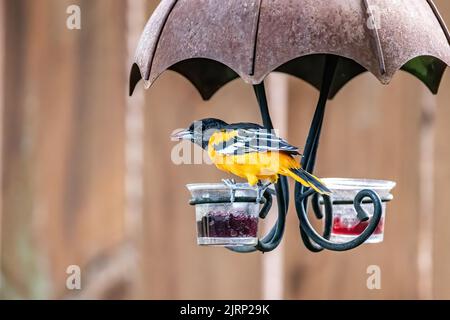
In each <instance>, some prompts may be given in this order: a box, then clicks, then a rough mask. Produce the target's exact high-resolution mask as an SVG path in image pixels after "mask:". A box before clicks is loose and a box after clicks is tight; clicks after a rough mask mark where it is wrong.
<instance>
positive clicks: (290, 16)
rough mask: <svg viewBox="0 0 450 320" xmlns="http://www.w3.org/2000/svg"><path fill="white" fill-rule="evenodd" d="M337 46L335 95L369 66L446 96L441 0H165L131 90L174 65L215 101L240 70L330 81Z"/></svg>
mask: <svg viewBox="0 0 450 320" xmlns="http://www.w3.org/2000/svg"><path fill="white" fill-rule="evenodd" d="M373 26H377V27H375V28H374V27H373ZM330 54H331V55H336V56H339V57H340V59H339V63H338V66H337V72H336V76H335V79H334V83H333V87H332V88H331V91H330V98H332V97H334V95H335V94H336V93H337V92H338V91H339V90H340V89H341V88H342V87H343V86H344V85H345V84H346V83H347V82H349V81H350V80H351V79H353V78H354V77H356V76H357V75H359V74H361V73H363V72H365V71H369V72H371V73H372V74H373V75H375V77H377V78H378V79H379V81H380V82H381V83H383V84H388V83H389V82H390V81H391V79H392V77H393V76H394V75H395V73H396V72H397V71H398V70H400V69H401V70H404V71H406V72H409V73H410V74H412V75H414V76H416V77H417V78H419V79H420V80H421V81H422V82H423V83H424V84H425V85H426V86H427V87H428V88H429V89H430V90H431V91H432V92H433V93H434V94H436V93H437V91H438V88H439V84H440V82H441V79H442V76H443V74H444V72H445V70H446V68H447V66H448V65H450V34H449V32H448V29H447V27H446V26H445V23H444V21H443V19H442V17H441V16H440V14H439V12H438V10H437V8H436V6H435V5H434V3H433V2H432V0H346V1H342V0H319V1H318V0H298V1H290V0H271V1H266V0H240V1H235V0H208V1H206V0H196V1H192V0H163V1H161V3H160V4H159V6H158V7H157V9H156V10H155V12H154V13H153V15H152V16H151V18H150V20H149V22H148V23H147V25H146V27H145V29H144V32H143V34H142V36H141V39H140V42H139V46H138V49H137V51H136V56H135V63H134V64H133V67H132V70H131V75H130V95H131V94H132V93H133V91H134V89H135V87H136V85H137V84H138V82H139V81H140V80H142V79H144V84H145V87H146V88H149V87H150V86H151V85H152V84H153V83H154V82H155V81H156V79H157V78H158V77H159V76H160V75H161V74H162V73H163V72H164V71H166V70H173V71H176V72H178V73H180V74H181V75H183V76H184V77H186V78H187V79H188V80H189V81H190V82H191V83H192V84H193V85H194V86H195V87H196V88H197V90H198V91H199V92H200V94H201V96H202V97H203V99H205V100H208V99H209V98H211V97H212V96H213V95H214V93H215V92H217V91H218V90H219V89H220V88H221V87H222V86H224V85H225V84H227V83H228V82H230V81H232V80H234V79H236V78H238V77H241V78H242V79H243V80H244V81H245V82H247V83H249V84H259V83H261V82H262V81H263V80H264V78H265V77H266V76H267V75H268V74H269V73H271V72H273V71H278V72H284V73H287V74H290V75H293V76H296V77H298V78H301V79H303V80H305V81H306V82H308V83H310V84H311V85H313V86H314V87H316V88H318V89H320V87H321V82H322V72H323V69H324V64H325V56H326V55H330Z"/></svg>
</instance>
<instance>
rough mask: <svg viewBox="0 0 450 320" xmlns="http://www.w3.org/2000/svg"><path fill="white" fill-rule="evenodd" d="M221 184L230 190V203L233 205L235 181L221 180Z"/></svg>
mask: <svg viewBox="0 0 450 320" xmlns="http://www.w3.org/2000/svg"><path fill="white" fill-rule="evenodd" d="M222 181H223V183H224V184H225V185H226V186H227V187H228V188H229V189H230V201H231V203H234V201H235V199H236V189H237V187H236V181H235V180H234V179H222Z"/></svg>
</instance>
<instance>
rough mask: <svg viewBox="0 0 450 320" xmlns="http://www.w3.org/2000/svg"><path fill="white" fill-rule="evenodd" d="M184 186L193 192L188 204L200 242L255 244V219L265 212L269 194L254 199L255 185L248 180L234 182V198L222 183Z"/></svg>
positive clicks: (269, 199)
mask: <svg viewBox="0 0 450 320" xmlns="http://www.w3.org/2000/svg"><path fill="white" fill-rule="evenodd" d="M187 188H188V189H189V191H190V192H191V194H192V200H191V201H190V204H191V205H194V206H195V212H196V221H197V233H198V236H197V243H198V244H199V245H214V246H228V247H235V246H256V245H257V244H258V220H259V218H260V217H262V218H264V217H265V216H266V215H267V213H268V210H269V209H270V206H271V205H272V198H271V197H269V196H268V195H267V194H266V197H264V198H262V199H261V200H260V201H257V200H258V199H257V189H256V188H255V187H251V186H249V185H248V184H247V183H242V184H236V186H235V193H234V198H233V199H231V198H230V190H229V189H228V187H227V186H226V185H225V184H222V183H217V184H189V185H187ZM261 206H262V208H260V207H261ZM260 209H261V210H260Z"/></svg>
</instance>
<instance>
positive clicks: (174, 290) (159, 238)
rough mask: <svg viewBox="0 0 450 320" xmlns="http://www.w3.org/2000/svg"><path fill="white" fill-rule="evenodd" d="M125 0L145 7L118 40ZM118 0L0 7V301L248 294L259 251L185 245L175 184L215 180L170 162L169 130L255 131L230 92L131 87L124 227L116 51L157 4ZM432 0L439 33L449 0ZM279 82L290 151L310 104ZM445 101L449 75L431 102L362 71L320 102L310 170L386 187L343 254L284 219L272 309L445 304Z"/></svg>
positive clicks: (173, 81) (237, 89)
mask: <svg viewBox="0 0 450 320" xmlns="http://www.w3.org/2000/svg"><path fill="white" fill-rule="evenodd" d="M129 1H142V3H143V6H144V8H145V10H143V11H142V12H134V15H142V17H141V19H140V20H142V25H141V26H139V25H137V26H136V25H135V26H134V28H131V29H130V25H132V24H130V21H128V20H127V17H133V12H131V13H132V14H130V12H129V10H130V6H129ZM129 1H128V2H127V1H125V0H95V1H93V0H89V1H88V0H70V1H69V0H41V1H33V0H0V6H1V9H0V19H1V20H0V24H1V25H2V27H1V28H0V32H3V34H4V41H1V39H2V38H3V37H0V42H1V43H0V48H1V50H0V54H3V59H1V58H0V60H4V64H2V63H0V69H1V68H2V65H3V70H0V71H1V76H2V79H1V80H0V86H1V90H0V95H1V93H2V92H3V96H0V98H1V99H2V103H0V106H3V108H2V110H1V117H0V119H2V125H1V126H0V128H2V141H3V143H2V161H1V163H2V179H1V181H2V192H1V201H0V204H1V220H0V221H1V232H0V238H1V241H0V244H1V251H0V254H1V255H0V256H1V269H0V271H1V274H0V276H1V278H0V280H1V289H0V290H1V291H0V297H2V298H8V299H11V298H72V297H74V298H76V297H85V298H98V299H100V298H150V299H164V298H172V299H200V298H207V299H229V298H235V299H258V298H262V297H264V296H265V295H264V292H263V281H265V280H264V275H263V272H262V264H263V263H262V261H263V259H264V257H263V256H262V255H260V254H251V255H237V254H233V253H230V252H227V251H225V250H220V249H214V248H200V247H197V246H196V244H195V223H194V211H193V209H192V208H191V207H189V206H188V204H187V201H188V197H189V195H188V192H187V191H186V190H185V187H184V186H185V184H186V183H188V182H215V181H219V180H220V179H221V178H222V176H221V173H219V172H218V171H217V170H216V169H214V168H213V167H211V166H206V165H203V166H198V165H192V166H176V165H174V164H173V163H172V162H171V159H170V155H171V149H172V147H173V143H172V142H171V141H170V139H169V136H170V134H171V133H172V131H173V130H174V129H177V128H180V127H183V126H185V125H186V124H187V123H189V122H191V121H192V120H194V119H199V118H204V117H208V116H214V117H218V118H222V119H225V120H227V121H228V122H235V121H253V122H258V121H259V120H260V119H259V115H258V108H257V104H256V101H255V98H254V96H253V92H252V89H251V87H250V86H249V85H246V84H244V83H243V82H242V81H234V82H232V83H230V84H229V85H227V86H226V87H225V88H223V89H222V90H221V91H219V93H218V94H217V95H216V96H214V97H213V99H212V100H211V101H209V102H203V101H202V100H201V98H200V96H199V95H198V93H197V92H196V91H195V89H194V88H193V87H192V86H191V85H190V84H189V83H188V82H187V81H186V80H185V79H183V78H182V77H181V76H179V75H177V74H174V73H171V72H167V73H165V74H164V75H163V76H162V77H161V78H160V79H159V80H158V81H157V82H156V84H155V85H154V87H153V88H152V89H151V90H149V91H147V92H145V96H144V93H143V88H142V86H141V85H140V86H139V87H138V88H137V91H141V94H142V97H145V102H144V104H145V107H144V109H143V114H144V119H143V121H144V133H143V139H144V140H143V141H144V153H143V168H142V169H143V170H142V177H143V185H142V201H143V202H142V212H141V213H140V214H141V217H140V219H142V221H141V222H138V223H135V224H134V225H133V224H131V227H130V224H129V221H130V218H129V216H128V215H129V214H130V213H129V212H127V211H128V210H127V208H129V204H128V205H127V201H128V200H127V199H128V198H127V190H126V189H127V188H126V179H127V175H128V172H129V171H130V168H127V163H128V162H127V160H126V156H125V150H126V144H127V141H128V140H129V139H130V137H129V136H128V137H127V130H126V127H127V123H126V120H125V119H126V117H127V110H126V106H127V104H128V105H129V104H130V102H129V100H128V97H127V85H128V72H127V68H128V62H129V52H128V51H129V50H128V41H129V39H130V37H133V36H134V37H135V36H137V35H136V30H139V31H140V30H142V29H143V23H145V21H146V19H147V18H148V17H149V16H150V14H151V12H152V11H153V10H154V9H155V7H156V6H157V4H158V3H159V1H157V0H129ZM435 3H436V4H437V6H438V7H439V9H440V11H441V13H442V14H443V16H444V19H445V20H446V21H447V22H450V2H449V1H446V0H436V1H435ZM72 4H77V5H79V6H80V7H81V13H82V29H81V30H68V29H67V28H66V19H67V17H68V15H67V13H66V9H67V7H68V6H69V5H72ZM133 8H134V9H133V10H136V8H138V6H137V7H135V6H133ZM2 12H3V18H2V15H1V13H2ZM140 20H137V21H140ZM139 23H140V22H139ZM139 23H137V24H139ZM418 23H419V22H418ZM135 28H136V30H134V29H135ZM139 31H138V32H139ZM133 33H134V34H133ZM135 45H137V43H136V44H135ZM286 77H287V79H288V80H287V81H286V84H287V90H286V92H287V94H288V95H287V97H286V98H287V99H288V100H287V101H288V105H289V108H288V111H287V112H288V117H287V118H288V121H289V123H288V126H287V127H288V128H289V129H288V136H287V138H288V139H289V140H290V141H292V143H293V144H294V145H300V146H301V145H303V144H304V141H305V138H306V134H307V130H308V128H309V123H310V121H311V117H312V114H313V112H314V106H315V104H316V99H317V97H318V92H317V91H316V90H315V89H313V88H312V87H310V86H309V85H307V84H305V83H304V82H302V81H301V80H298V79H294V78H292V77H288V76H286ZM136 101H139V100H136ZM449 101H450V74H449V73H448V72H447V73H446V75H445V77H444V79H443V82H442V86H441V90H440V94H439V95H438V96H437V97H434V96H432V95H431V94H430V93H429V92H428V91H426V89H425V88H424V87H423V86H422V84H421V83H420V82H419V81H418V80H416V79H414V78H413V77H412V76H410V75H407V74H404V73H401V72H400V73H398V75H397V76H396V77H395V78H394V80H393V81H392V83H391V85H390V86H382V85H381V84H379V83H378V82H377V80H376V79H375V78H374V77H373V76H372V75H370V74H368V73H366V74H364V75H361V76H359V77H358V78H357V79H355V80H354V81H352V82H351V83H350V84H349V85H348V86H347V87H345V88H344V90H343V91H342V92H341V93H340V94H339V95H338V96H337V97H336V98H335V99H334V100H333V101H331V102H330V105H329V109H328V114H327V116H326V123H325V129H324V133H323V134H324V136H323V140H322V144H321V148H320V154H319V162H318V169H317V173H318V174H319V175H320V176H324V177H331V176H340V177H370V178H378V179H392V180H395V181H397V183H398V186H397V187H396V189H395V190H394V195H395V201H393V202H392V203H391V204H389V207H388V217H387V226H386V235H385V241H384V243H383V244H380V245H367V246H363V247H360V248H358V249H356V250H354V251H351V252H347V253H333V252H324V253H320V254H312V253H309V252H308V251H307V250H306V249H305V248H304V247H303V245H302V244H301V241H300V238H299V234H298V220H297V218H296V216H295V212H294V211H293V210H291V212H290V214H289V223H288V227H287V232H286V236H285V239H284V247H283V249H282V250H283V251H284V254H283V255H282V256H281V257H282V262H283V263H282V268H283V269H282V271H283V275H284V276H283V280H282V281H283V288H284V289H283V295H282V298H286V299H310V298H318V299H346V298H356V299H365V298H367V299H380V298H387V299H391V298H392V299H394V298H395V299H415V298H426V299H428V298H441V299H450V290H449V289H448V288H449V286H450V271H449V270H450V268H449V266H450V250H448V247H449V246H450V227H449V226H450V203H446V202H445V200H446V198H447V197H448V194H449V190H450V143H449V140H448V137H449V136H450V127H449V126H448V124H447V120H448V119H449V118H450V103H449ZM276 107H277V106H276V105H273V106H272V108H276ZM430 143H431V147H432V148H431V149H430V148H429V147H430ZM433 145H434V148H433ZM427 150H431V152H432V153H431V154H429V153H426V151H427ZM421 160H423V161H424V162H425V164H426V166H423V163H421ZM131 170H132V168H131ZM428 170H429V171H430V172H429V174H427V171H428ZM423 186H425V187H427V190H431V191H432V192H431V193H426V192H425V195H424V192H421V190H423V189H424V188H423ZM430 186H431V189H430ZM433 190H434V191H433ZM428 210H429V212H428ZM137 221H139V220H137ZM273 254H277V253H276V252H275V253H271V254H269V255H273ZM69 265H79V266H80V267H81V270H82V288H83V289H82V290H81V291H80V292H71V291H68V290H67V289H66V286H65V284H66V278H67V276H68V275H67V274H66V269H67V267H68V266H69ZM369 265H378V266H380V267H381V271H382V289H381V290H368V289H367V287H366V279H367V277H368V275H367V273H366V269H367V267H368V266H369ZM266 280H267V279H266Z"/></svg>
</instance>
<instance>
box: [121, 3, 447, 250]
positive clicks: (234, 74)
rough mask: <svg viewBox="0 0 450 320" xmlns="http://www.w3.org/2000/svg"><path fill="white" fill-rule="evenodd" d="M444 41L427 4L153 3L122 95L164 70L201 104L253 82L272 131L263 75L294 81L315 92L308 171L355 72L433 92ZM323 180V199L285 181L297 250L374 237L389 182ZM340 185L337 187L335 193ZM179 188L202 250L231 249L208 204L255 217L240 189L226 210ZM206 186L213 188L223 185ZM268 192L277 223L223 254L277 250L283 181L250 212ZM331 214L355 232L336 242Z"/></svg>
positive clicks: (442, 65)
mask: <svg viewBox="0 0 450 320" xmlns="http://www.w3.org/2000/svg"><path fill="white" fill-rule="evenodd" d="M449 43H450V34H449V32H448V30H447V28H446V26H445V23H444V21H443V19H442V18H441V16H440V15H439V12H438V10H437V8H436V6H435V5H434V3H433V1H432V0H297V1H291V0H271V1H264V0H240V1H235V0H208V1H203V0H198V1H193V0H163V1H161V3H160V5H159V6H158V8H157V9H156V11H155V12H154V14H153V15H152V17H151V18H150V20H149V22H148V24H147V26H146V27H145V30H144V32H143V34H142V37H141V39H140V42H139V46H138V49H137V52H136V58H135V63H134V65H133V67H132V70H131V76H130V94H132V93H133V91H134V88H135V87H136V85H137V83H138V82H139V81H141V80H143V81H144V85H145V87H146V88H149V87H150V86H151V85H152V84H153V83H154V82H155V81H156V79H157V78H158V77H159V76H160V75H161V74H162V73H163V72H164V71H166V70H172V71H175V72H178V73H179V74H181V75H183V76H184V77H186V78H187V79H188V80H189V81H190V82H191V83H192V84H193V85H194V86H195V87H196V88H197V90H198V91H199V93H200V94H201V96H202V97H203V99H204V100H208V99H210V98H211V97H212V96H213V95H214V93H215V92H217V91H218V90H219V89H220V88H222V87H223V86H224V85H225V84H227V83H228V82H230V81H232V80H234V79H236V78H241V79H243V80H244V81H245V82H246V83H248V84H250V85H253V87H254V91H255V94H256V98H257V101H258V104H259V107H260V112H261V115H262V119H263V124H264V126H265V127H266V128H267V129H273V125H272V121H271V118H270V114H269V110H268V106H267V99H266V93H265V89H264V79H265V78H266V76H267V75H268V74H269V73H271V72H274V71H276V72H283V73H287V74H290V75H293V76H295V77H298V78H301V79H303V80H304V81H306V82H308V83H310V84H311V85H313V86H314V87H316V88H317V89H318V90H320V96H319V101H318V103H317V108H316V112H315V114H314V117H313V119H312V123H311V128H310V131H309V135H308V138H307V141H306V144H305V148H304V152H303V155H304V156H303V158H302V166H303V168H304V169H305V170H307V171H309V172H311V173H312V172H313V171H314V166H315V162H316V158H317V152H318V146H319V139H320V134H321V131H322V124H323V120H324V115H325V110H326V103H327V101H328V100H329V99H332V98H333V97H334V96H335V95H336V94H337V93H338V91H339V90H340V89H341V88H342V87H343V86H344V85H345V84H347V82H349V81H350V80H351V79H353V78H354V77H356V76H357V75H359V74H361V73H363V72H365V71H369V72H371V73H372V74H373V75H374V76H375V77H376V78H378V79H379V81H380V82H381V83H382V84H388V83H389V82H390V80H391V79H392V77H393V76H394V74H395V73H396V72H397V71H398V70H403V71H406V72H408V73H410V74H412V75H413V76H415V77H417V78H418V79H419V80H421V81H422V82H423V83H424V84H425V85H426V86H427V87H428V88H429V89H430V90H431V92H432V93H434V94H436V93H437V91H438V88H439V84H440V81H441V79H442V76H443V74H444V71H445V70H446V68H447V66H448V65H450V45H449ZM329 182H331V186H332V187H333V188H334V189H335V193H333V196H332V197H328V196H324V197H321V196H319V195H318V194H317V193H315V192H314V190H311V189H308V188H306V187H304V186H302V185H300V184H299V183H296V185H295V199H294V200H295V206H296V211H297V215H298V218H299V220H300V234H301V238H302V240H303V242H304V244H305V246H306V247H307V248H308V249H309V250H311V251H313V252H319V251H321V250H323V249H328V250H334V251H344V250H349V249H353V248H355V247H357V246H359V245H361V244H362V243H364V242H366V241H372V242H374V241H379V240H380V239H381V237H378V238H376V236H377V233H378V235H380V222H381V226H382V225H383V221H384V219H383V215H384V213H383V209H385V206H386V202H388V201H390V200H391V199H392V196H391V195H390V189H391V188H392V187H393V184H392V183H384V185H383V186H382V187H380V182H373V181H372V182H370V181H365V182H363V183H362V182H361V181H351V180H345V181H344V180H340V181H336V180H334V181H329ZM342 184H344V185H345V188H346V190H342V189H343V185H342ZM381 184H383V183H381ZM189 188H190V189H191V192H192V194H193V200H192V201H191V203H192V204H196V206H197V208H196V210H197V215H198V217H197V221H198V223H199V224H201V226H202V227H199V230H200V231H202V232H203V231H205V230H206V233H205V235H206V236H205V237H202V236H201V235H202V234H200V238H205V239H203V240H204V241H205V242H202V241H203V240H199V242H201V243H203V244H217V242H220V244H223V245H233V241H230V240H229V238H230V237H228V234H226V235H227V236H226V237H224V238H228V239H225V240H226V241H222V240H224V239H221V240H220V239H219V241H217V239H215V238H217V237H216V235H217V234H215V235H214V234H211V233H209V236H208V232H211V230H210V229H209V231H208V229H207V225H206V224H205V221H206V222H207V221H210V220H208V219H210V217H213V216H218V215H217V213H211V214H205V213H204V210H206V211H208V210H209V208H210V207H211V206H212V205H218V204H219V205H220V207H221V208H222V209H226V210H225V211H226V212H227V214H229V213H230V212H231V213H232V212H234V211H233V210H236V208H241V206H243V207H245V210H244V211H245V212H246V214H247V215H248V216H249V217H255V215H256V212H257V207H253V208H250V207H249V205H250V203H253V204H255V203H254V201H244V200H246V197H250V198H252V197H253V195H252V194H246V193H245V192H243V194H242V195H241V196H242V197H241V200H242V202H238V203H239V205H238V204H234V205H231V203H232V201H231V200H230V199H221V200H222V202H221V203H215V202H212V203H211V202H204V203H203V202H201V201H210V199H207V200H205V199H203V200H202V197H201V196H200V197H197V195H198V194H197V195H194V189H195V190H196V191H195V192H197V191H199V190H200V189H196V188H197V187H193V186H190V187H189ZM208 188H212V189H214V190H216V191H217V192H220V190H222V189H221V188H223V186H221V187H220V186H219V187H218V186H206V189H208ZM212 189H210V190H206V191H205V190H204V192H205V193H204V194H211V190H212ZM349 190H351V192H350V191H349ZM249 192H250V191H249ZM250 193H251V192H250ZM272 193H274V194H276V197H277V205H278V220H277V222H276V224H275V225H274V227H273V228H272V229H271V231H270V232H269V233H268V234H267V235H266V236H265V237H263V238H262V239H260V240H256V239H255V237H253V235H254V234H253V233H252V234H249V237H244V238H245V240H243V241H242V242H239V241H240V240H238V243H237V244H238V245H239V246H232V247H229V249H231V250H233V251H236V252H253V251H256V250H259V251H262V252H267V251H271V250H274V249H275V248H276V247H277V246H278V245H279V244H280V242H281V239H282V237H283V232H284V229H285V223H286V214H287V209H288V204H289V195H288V184H287V181H286V179H285V178H281V179H280V180H279V182H278V183H277V184H276V186H275V192H266V194H265V195H264V199H265V201H267V202H266V203H267V204H266V205H264V208H263V209H264V210H262V211H261V212H260V214H259V216H260V217H262V218H263V217H265V215H266V213H267V212H266V211H268V208H269V207H270V205H271V203H272V202H271V198H272ZM269 199H270V200H269ZM216 200H217V199H216ZM247 200H249V199H248V198H247ZM310 203H311V204H312V209H313V212H314V213H315V216H316V217H317V218H319V219H323V220H324V230H323V233H322V234H321V235H320V234H319V233H317V231H315V230H314V228H313V227H312V225H311V223H310V221H309V218H308V216H307V211H308V205H309V204H310ZM255 205H256V204H255ZM199 206H200V207H199ZM234 206H237V207H234ZM214 210H215V209H214ZM214 210H213V211H214ZM239 210H240V209H239ZM219 215H220V214H219ZM205 216H206V217H207V218H206V220H204V217H205ZM341 218H342V219H344V218H345V219H346V221H350V218H351V219H353V220H352V221H353V224H354V226H355V225H356V226H358V227H355V228H353V229H352V228H351V227H350V230H351V232H350V231H347V233H349V232H350V233H352V234H351V235H348V236H349V237H347V238H346V239H344V237H343V234H342V232H343V231H342V228H340V227H342V224H337V223H336V222H339V223H341V221H342V220H337V219H341ZM213 219H215V218H213ZM355 219H356V220H355ZM228 231H230V233H229V235H231V230H228ZM228 231H227V232H228ZM374 233H375V235H374ZM233 234H234V233H233ZM210 236H212V237H210ZM371 237H372V238H371ZM377 239H378V240H377ZM232 240H233V239H232ZM234 240H236V239H234ZM247 241H248V242H247ZM234 244H236V242H235V243H234Z"/></svg>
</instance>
